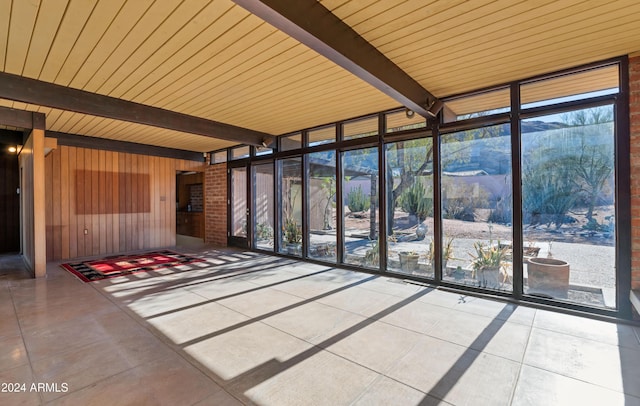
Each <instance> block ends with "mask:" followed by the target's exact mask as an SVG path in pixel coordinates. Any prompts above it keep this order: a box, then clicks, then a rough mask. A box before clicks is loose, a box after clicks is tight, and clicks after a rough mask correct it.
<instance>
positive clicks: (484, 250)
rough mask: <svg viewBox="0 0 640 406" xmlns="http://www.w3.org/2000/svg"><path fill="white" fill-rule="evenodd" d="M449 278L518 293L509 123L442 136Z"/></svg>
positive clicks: (445, 259) (446, 275) (446, 277)
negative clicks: (514, 248)
mask: <svg viewBox="0 0 640 406" xmlns="http://www.w3.org/2000/svg"><path fill="white" fill-rule="evenodd" d="M440 142H441V149H440V151H441V170H440V175H441V190H442V230H443V240H442V247H443V253H442V255H443V258H442V259H443V264H444V263H445V262H446V267H445V269H443V279H444V280H445V281H447V282H451V283H456V284H462V285H469V286H475V287H480V288H484V289H492V290H501V291H512V290H513V277H512V276H513V272H514V271H513V266H512V258H513V252H512V248H511V244H512V239H513V230H512V226H511V224H512V206H513V204H512V184H511V138H510V127H509V125H508V124H502V125H496V126H490V127H482V128H476V129H472V130H467V131H459V132H455V133H450V134H444V135H442V136H441V139H440Z"/></svg>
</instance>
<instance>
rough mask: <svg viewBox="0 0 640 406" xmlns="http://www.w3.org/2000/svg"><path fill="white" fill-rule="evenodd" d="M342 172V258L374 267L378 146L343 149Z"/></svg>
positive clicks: (376, 254)
mask: <svg viewBox="0 0 640 406" xmlns="http://www.w3.org/2000/svg"><path fill="white" fill-rule="evenodd" d="M342 172H343V176H342V182H341V187H342V197H343V201H342V202H341V204H342V205H343V206H344V218H343V219H342V221H343V230H344V238H343V250H344V251H343V252H344V262H345V263H346V264H353V265H359V266H363V267H366V268H378V267H379V264H380V252H379V248H378V215H379V212H378V148H365V149H358V150H352V151H346V152H343V153H342Z"/></svg>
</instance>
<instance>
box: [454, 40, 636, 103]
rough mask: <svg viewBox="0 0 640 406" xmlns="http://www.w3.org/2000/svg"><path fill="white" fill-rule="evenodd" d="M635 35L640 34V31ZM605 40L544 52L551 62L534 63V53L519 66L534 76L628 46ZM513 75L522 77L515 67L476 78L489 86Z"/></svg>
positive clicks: (583, 62)
mask: <svg viewBox="0 0 640 406" xmlns="http://www.w3.org/2000/svg"><path fill="white" fill-rule="evenodd" d="M637 35H639V36H640V32H639V33H638V34H637ZM607 41H610V39H603V40H598V42H593V43H591V44H587V45H585V46H584V47H583V48H580V49H576V48H575V46H570V47H569V48H568V49H570V50H571V51H573V53H569V52H568V50H567V48H561V49H559V50H557V51H555V52H554V53H553V54H546V55H545V58H546V57H550V58H554V59H553V62H552V63H545V62H542V63H538V64H537V65H536V64H535V63H533V62H534V61H536V62H539V60H540V58H539V57H537V56H535V55H534V56H531V57H530V59H531V60H529V59H522V65H521V66H524V67H525V68H527V69H526V73H530V75H529V76H535V75H537V74H544V73H547V72H552V71H556V70H558V69H565V68H571V67H573V66H578V65H580V64H585V63H589V62H592V61H593V57H592V56H590V54H589V51H591V52H594V53H596V54H598V55H599V56H602V52H606V51H609V52H610V54H611V55H608V57H610V58H612V57H615V56H619V55H621V54H622V53H623V52H624V49H625V47H627V46H628V44H616V46H619V49H620V51H618V50H617V49H618V48H615V49H612V48H611V46H612V45H611V42H607ZM630 41H631V42H633V41H634V40H630ZM581 51H582V52H581ZM576 55H580V56H581V57H583V58H584V59H583V60H576ZM565 61H567V62H565ZM527 62H528V63H527ZM511 72H515V73H511ZM523 72H524V71H523ZM515 76H520V77H522V73H521V72H520V71H517V70H515V69H510V70H509V71H507V72H505V71H499V72H495V73H493V74H492V75H491V76H490V77H487V76H486V75H485V76H482V77H480V79H478V80H481V81H482V82H483V83H485V84H488V85H489V86H491V85H492V84H497V82H496V81H498V80H499V81H500V83H504V82H505V81H509V80H517V79H510V78H511V77H515ZM494 77H495V79H494ZM475 82H477V81H475ZM475 82H474V80H473V78H472V79H471V80H469V81H466V82H463V83H461V84H460V85H459V86H457V88H456V90H459V89H458V88H461V89H464V88H466V87H470V86H477V83H475ZM476 88H477V87H476ZM463 92H464V90H463ZM456 93H460V92H457V91H456V92H452V93H451V94H456Z"/></svg>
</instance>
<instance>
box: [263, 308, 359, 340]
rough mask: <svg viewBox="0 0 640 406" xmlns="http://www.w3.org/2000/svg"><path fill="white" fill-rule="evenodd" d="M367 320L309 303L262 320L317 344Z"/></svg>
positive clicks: (342, 311)
mask: <svg viewBox="0 0 640 406" xmlns="http://www.w3.org/2000/svg"><path fill="white" fill-rule="evenodd" d="M363 320H365V318H364V317H362V316H358V315H357V314H354V313H350V312H346V311H344V310H340V309H336V308H334V307H330V306H326V305H323V304H320V303H315V302H311V303H307V304H304V305H301V306H299V307H296V308H294V309H291V310H287V311H286V312H283V313H280V314H276V315H273V316H271V317H268V318H266V319H264V320H262V322H263V323H265V324H267V325H269V326H272V327H275V328H277V329H279V330H282V331H284V332H286V333H288V334H291V335H292V336H294V337H298V338H300V339H302V340H305V341H307V342H310V343H313V344H317V343H321V342H322V341H324V340H326V339H329V338H331V337H334V336H335V335H338V334H340V333H342V332H343V331H345V330H347V329H348V328H350V327H352V326H354V325H356V324H358V323H360V322H362V321H363Z"/></svg>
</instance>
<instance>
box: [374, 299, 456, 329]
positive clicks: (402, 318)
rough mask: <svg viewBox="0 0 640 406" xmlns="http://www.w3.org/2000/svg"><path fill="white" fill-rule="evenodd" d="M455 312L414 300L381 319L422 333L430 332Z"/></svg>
mask: <svg viewBox="0 0 640 406" xmlns="http://www.w3.org/2000/svg"><path fill="white" fill-rule="evenodd" d="M453 314H455V312H454V311H453V310H449V309H446V308H444V307H440V306H436V305H431V304H428V303H424V302H419V301H414V302H411V303H408V304H407V305H405V306H403V307H401V308H399V309H397V310H395V311H394V312H392V313H391V314H389V315H385V316H384V317H382V318H381V319H380V321H382V322H384V323H388V324H392V325H394V326H398V327H402V328H405V329H407V330H411V331H415V332H418V333H422V334H430V333H431V332H433V329H434V328H435V326H436V325H437V324H438V323H439V322H440V321H441V320H443V319H446V318H449V317H451V316H452V315H453Z"/></svg>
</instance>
